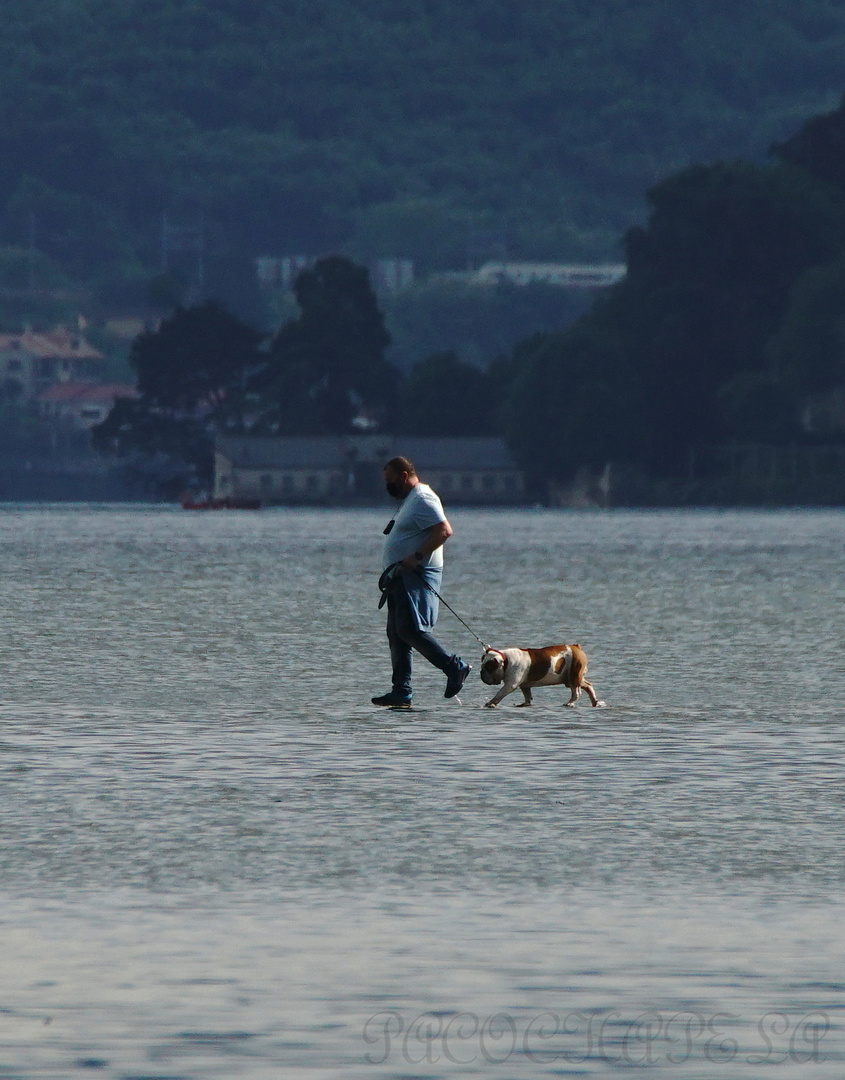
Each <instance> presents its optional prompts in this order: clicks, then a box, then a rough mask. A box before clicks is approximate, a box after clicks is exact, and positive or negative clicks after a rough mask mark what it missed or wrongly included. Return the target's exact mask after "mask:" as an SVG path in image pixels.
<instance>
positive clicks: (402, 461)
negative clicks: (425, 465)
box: [385, 457, 417, 476]
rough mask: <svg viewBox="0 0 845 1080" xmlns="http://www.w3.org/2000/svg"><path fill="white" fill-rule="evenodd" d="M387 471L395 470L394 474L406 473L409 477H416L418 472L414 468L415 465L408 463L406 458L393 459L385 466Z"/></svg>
mask: <svg viewBox="0 0 845 1080" xmlns="http://www.w3.org/2000/svg"><path fill="white" fill-rule="evenodd" d="M385 469H393V471H394V472H399V473H402V472H406V473H407V474H408V476H416V475H417V470H416V469H415V468H414V463H413V462H412V461H408V459H407V458H406V457H393V458H391V459H390V461H388V463H387V464H386V465H385Z"/></svg>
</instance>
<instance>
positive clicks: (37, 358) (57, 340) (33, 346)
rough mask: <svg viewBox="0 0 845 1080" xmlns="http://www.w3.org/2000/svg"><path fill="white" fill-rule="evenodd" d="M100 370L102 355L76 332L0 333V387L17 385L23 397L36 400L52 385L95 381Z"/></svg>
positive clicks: (32, 331) (61, 329) (58, 330)
mask: <svg viewBox="0 0 845 1080" xmlns="http://www.w3.org/2000/svg"><path fill="white" fill-rule="evenodd" d="M102 367H103V354H102V353H101V352H99V351H98V350H97V349H95V348H94V347H93V345H90V344H89V343H88V342H87V341H86V340H85V338H84V337H82V335H81V334H80V333H79V332H75V331H71V330H66V329H64V328H59V329H56V330H49V331H41V332H36V331H34V330H25V331H24V332H23V333H21V334H0V384H3V385H5V386H6V387H9V386H11V385H14V384H17V385H18V387H19V388H20V392H21V394H22V396H23V397H24V398H30V399H31V398H35V397H37V396H38V394H39V393H41V392H42V391H43V390H45V389H46V388H47V387H48V386H50V385H51V384H52V383H63V382H80V381H85V382H92V381H96V380H97V379H99V378H100V373H101V371H102Z"/></svg>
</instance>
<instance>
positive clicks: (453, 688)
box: [443, 660, 472, 697]
mask: <svg viewBox="0 0 845 1080" xmlns="http://www.w3.org/2000/svg"><path fill="white" fill-rule="evenodd" d="M471 671H472V664H465V663H464V662H463V660H458V661H457V663H456V664H455V667H454V668H453V669H452V670H451V671H450V672H449V675H448V678H447V679H446V693H445V694H444V695H443V697H454V696H455V694H459V693H460V692H461V687H462V686H463V685H464V683H465V682H466V681H467V675H469V673H470V672H471Z"/></svg>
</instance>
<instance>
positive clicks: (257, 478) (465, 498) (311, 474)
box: [214, 435, 525, 505]
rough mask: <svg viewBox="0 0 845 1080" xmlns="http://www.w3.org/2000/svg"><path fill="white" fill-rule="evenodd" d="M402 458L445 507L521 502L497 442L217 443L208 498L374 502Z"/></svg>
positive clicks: (515, 476) (513, 472) (317, 439)
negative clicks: (393, 463) (394, 461)
mask: <svg viewBox="0 0 845 1080" xmlns="http://www.w3.org/2000/svg"><path fill="white" fill-rule="evenodd" d="M400 454H401V455H402V456H404V457H407V458H409V459H410V460H411V461H413V462H414V465H415V466H416V468H417V472H418V473H419V475H420V477H421V479H423V480H424V481H426V482H427V483H430V484H431V485H432V487H433V488H434V489H435V490H436V491H437V492H438V494H439V495H441V496H442V497H443V498H444V499H448V500H449V501H450V502H451V503H453V504H454V503H475V504H479V505H509V504H510V505H513V504H518V503H521V502H522V501H523V500H524V498H525V482H524V478H523V475H522V472H521V471H520V470H519V469H518V468H517V466H516V463H515V462H514V460H513V458H512V457H511V454H510V452H509V450H508V449H507V447H506V445H505V443H504V442H503V441H502V440H501V439H496V438H470V437H465V438H419V437H413V438H411V437H409V438H397V437H395V436H388V435H345V436H306V435H302V436H293V435H292V436H283V437H278V438H253V437H238V438H221V439H220V440H219V441H218V443H217V448H216V453H215V467H214V497H215V498H217V499H227V498H232V499H240V498H244V499H260V500H261V501H262V502H263V503H265V504H267V503H316V504H328V505H336V504H342V503H356V502H358V503H360V502H378V501H382V499H383V497H384V483H383V479H382V467H383V466H384V463H385V462H386V461H388V460H389V459H390V458H392V457H395V456H397V455H400Z"/></svg>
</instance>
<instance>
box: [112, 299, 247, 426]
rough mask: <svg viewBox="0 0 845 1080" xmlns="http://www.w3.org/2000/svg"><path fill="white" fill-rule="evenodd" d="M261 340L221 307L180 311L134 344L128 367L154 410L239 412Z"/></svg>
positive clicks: (210, 305)
mask: <svg viewBox="0 0 845 1080" xmlns="http://www.w3.org/2000/svg"><path fill="white" fill-rule="evenodd" d="M259 340H260V336H259V334H258V332H257V331H256V330H253V329H252V327H250V326H247V324H246V323H243V322H241V320H240V319H238V318H237V317H236V316H234V315H232V314H231V313H230V312H229V311H227V310H226V308H225V307H223V306H222V305H221V304H219V303H216V302H215V301H206V302H205V303H204V304H200V305H198V306H196V307H188V308H184V307H179V308H177V309H176V310H175V311H174V312H173V314H172V315H170V316H168V317H167V318H166V319H164V320H163V321H162V323H161V325H160V326H159V328H158V329H157V330H155V331H146V332H144V333H143V334H141V335H140V336H139V337H138V338H137V339H136V340H135V342H134V344H133V345H132V350H131V352H130V354H129V363H130V364H131V366H132V367H133V369H134V370H135V372H136V374H137V376H138V391H139V393H140V394H141V398H142V400H143V401H144V402H145V403H146V404H147V405H148V406H149V407H150V408H152V409H167V410H169V411H171V412H173V413H181V414H197V413H204V414H209V413H210V414H212V415H214V416H216V417H220V416H222V415H224V414H229V415H230V416H231V414H232V413H233V411H236V410H237V408H239V402H238V403H234V402H233V400H232V399H233V398H234V397H238V396H239V393H242V388H243V387H244V386H245V384H246V379H247V376H248V375H250V374H251V373H252V371H253V370H254V369H255V367H256V365H257V363H258V344H259Z"/></svg>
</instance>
